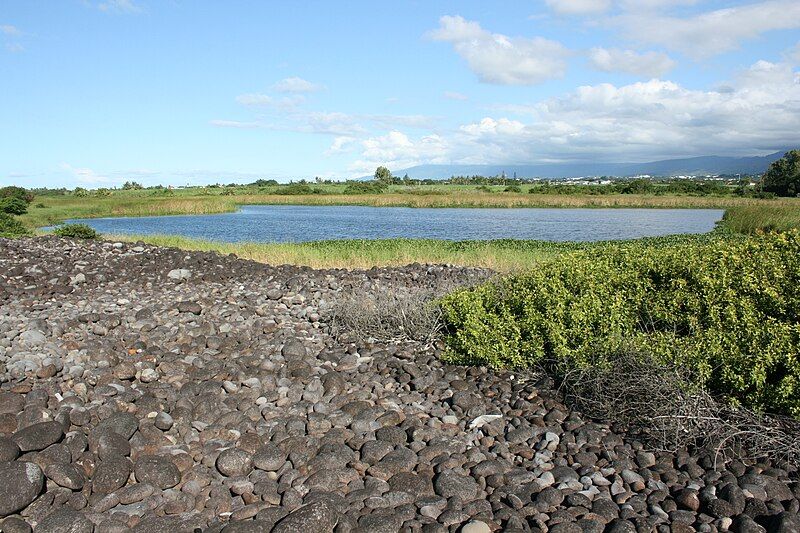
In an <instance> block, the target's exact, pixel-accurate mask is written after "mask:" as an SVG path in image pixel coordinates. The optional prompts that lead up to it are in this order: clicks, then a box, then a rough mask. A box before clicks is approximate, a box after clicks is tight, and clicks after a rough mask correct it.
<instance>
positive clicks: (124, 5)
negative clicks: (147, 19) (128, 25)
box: [97, 0, 142, 13]
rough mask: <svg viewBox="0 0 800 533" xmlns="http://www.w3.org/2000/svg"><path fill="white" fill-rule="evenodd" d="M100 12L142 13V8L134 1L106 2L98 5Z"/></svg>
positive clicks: (108, 0)
mask: <svg viewBox="0 0 800 533" xmlns="http://www.w3.org/2000/svg"><path fill="white" fill-rule="evenodd" d="M97 8H98V9H99V10H100V11H105V12H108V13H111V12H114V13H141V12H142V8H141V7H140V6H139V5H138V4H137V3H136V2H134V0H105V1H104V2H100V3H99V4H97Z"/></svg>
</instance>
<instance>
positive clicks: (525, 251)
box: [20, 184, 800, 272]
mask: <svg viewBox="0 0 800 533" xmlns="http://www.w3.org/2000/svg"><path fill="white" fill-rule="evenodd" d="M559 187H564V188H568V189H567V190H569V191H571V192H570V193H569V194H567V193H565V192H563V191H562V192H560V193H558V192H556V193H554V192H542V191H540V190H538V189H536V187H535V186H532V185H523V186H522V188H521V189H520V192H504V191H505V188H503V187H502V186H485V189H486V190H488V191H491V192H486V190H480V191H479V190H476V187H471V186H464V185H458V184H448V185H441V184H438V185H421V186H414V187H406V186H391V187H388V188H387V189H386V190H385V191H384V192H381V193H373V194H344V190H345V189H346V188H345V187H342V186H338V185H321V186H315V190H321V191H324V193H318V194H262V193H259V192H258V189H257V188H254V187H246V186H236V187H221V188H217V187H194V188H186V189H176V190H174V191H172V190H170V189H140V190H115V191H113V192H112V193H103V192H101V193H100V194H99V195H98V194H97V192H94V193H92V192H89V193H85V194H83V195H76V194H74V193H67V194H40V195H37V196H36V201H35V202H33V203H32V204H31V205H30V206H29V208H28V212H27V213H25V214H23V215H22V216H20V220H21V221H22V222H24V223H25V224H26V225H27V226H28V227H30V228H39V227H42V226H47V225H55V224H58V223H60V222H63V221H64V220H68V219H90V218H100V217H137V216H166V215H187V214H188V215H193V214H197V215H200V214H221V213H230V212H234V211H235V210H236V209H238V208H239V206H241V205H312V206H314V205H317V206H335V205H362V206H375V207H390V206H391V207H465V208H467V207H468V208H482V207H495V208H514V207H534V208H535V207H541V208H581V207H583V208H672V209H679V208H707V209H724V210H725V214H724V216H723V219H722V221H721V222H720V223H719V228H718V230H717V232H720V231H723V232H724V231H728V232H733V233H744V234H753V233H758V232H761V231H772V230H780V231H785V230H789V229H792V228H800V198H757V197H752V196H736V195H734V194H733V193H731V191H730V190H727V189H722V191H723V192H724V193H725V194H722V193H719V194H713V195H702V196H701V195H697V194H694V195H692V194H675V193H670V194H659V193H658V192H657V191H656V192H653V191H652V190H651V191H650V192H646V193H602V194H599V193H595V194H590V193H588V192H587V191H593V192H594V191H595V190H596V189H598V186H569V185H563V186H548V187H547V188H548V189H555V190H561V189H559ZM540 188H544V187H540ZM254 190H255V192H254ZM277 190H288V191H293V190H294V191H297V190H299V191H300V192H303V191H305V189H303V188H300V189H298V188H296V187H295V188H292V184H289V185H279V186H276V187H271V188H270V191H271V192H274V191H277ZM525 191H528V192H525ZM530 191H533V192H530ZM105 238H109V239H115V240H119V241H142V242H146V243H148V244H154V245H159V246H170V247H176V248H183V249H186V250H196V251H215V252H219V253H222V254H235V255H237V256H238V257H241V258H243V259H251V260H254V261H259V262H262V263H269V264H295V265H302V266H309V267H312V268H345V267H347V268H371V267H379V266H400V265H405V264H409V263H443V264H457V265H464V266H474V267H483V268H490V269H492V270H496V271H498V272H511V271H518V270H523V269H525V268H530V267H531V266H532V265H534V264H537V263H539V262H541V261H543V260H547V259H550V258H553V257H555V256H557V255H558V254H559V253H561V252H563V251H564V250H567V249H570V250H572V249H581V248H585V247H586V246H587V245H586V244H581V243H552V242H542V241H525V240H497V241H473V242H453V241H437V240H428V239H386V240H377V241H362V240H339V241H323V242H307V243H255V242H241V243H226V242H217V241H209V240H201V239H192V238H187V237H181V236H177V235H147V236H145V235H106V236H105Z"/></svg>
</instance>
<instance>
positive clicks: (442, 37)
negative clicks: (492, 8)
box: [428, 16, 569, 85]
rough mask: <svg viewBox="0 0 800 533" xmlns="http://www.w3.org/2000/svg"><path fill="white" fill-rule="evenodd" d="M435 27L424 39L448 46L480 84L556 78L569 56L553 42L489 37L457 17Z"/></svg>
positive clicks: (446, 17)
mask: <svg viewBox="0 0 800 533" xmlns="http://www.w3.org/2000/svg"><path fill="white" fill-rule="evenodd" d="M439 24H440V26H439V28H437V29H436V30H433V31H431V32H429V33H428V36H429V37H430V38H432V39H434V40H437V41H444V42H448V43H450V44H452V45H453V49H454V50H455V51H456V53H457V54H458V55H460V56H461V57H462V58H464V59H465V60H466V61H467V64H468V65H469V68H470V69H471V70H472V71H473V72H474V73H475V74H477V76H478V78H479V79H480V80H481V81H483V82H486V83H496V84H500V85H534V84H537V83H542V82H544V81H546V80H548V79H552V78H559V77H561V76H563V75H564V72H565V71H566V67H567V66H566V62H565V61H564V59H565V58H566V57H567V55H569V52H568V51H567V49H566V48H564V46H562V45H561V43H558V42H556V41H550V40H548V39H544V38H542V37H534V38H531V39H528V38H524V37H507V36H505V35H502V34H499V33H490V32H488V31H486V30H484V29H483V28H481V26H480V24H478V23H477V22H472V21H468V20H465V19H464V18H462V17H460V16H444V17H442V18H441V19H439Z"/></svg>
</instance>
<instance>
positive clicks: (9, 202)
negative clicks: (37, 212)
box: [0, 196, 28, 215]
mask: <svg viewBox="0 0 800 533" xmlns="http://www.w3.org/2000/svg"><path fill="white" fill-rule="evenodd" d="M27 212H28V203H27V202H26V201H25V200H22V199H21V198H17V197H16V196H11V197H8V198H0V213H8V214H9V215H24V214H25V213H27Z"/></svg>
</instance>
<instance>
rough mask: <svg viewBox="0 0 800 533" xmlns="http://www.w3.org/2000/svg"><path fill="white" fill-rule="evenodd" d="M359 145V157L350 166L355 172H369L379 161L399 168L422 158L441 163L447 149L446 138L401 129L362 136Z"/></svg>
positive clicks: (413, 163)
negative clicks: (414, 137)
mask: <svg viewBox="0 0 800 533" xmlns="http://www.w3.org/2000/svg"><path fill="white" fill-rule="evenodd" d="M361 147H362V153H361V159H359V160H357V161H355V162H354V163H353V164H352V165H351V166H350V170H351V171H352V172H354V173H356V174H365V173H370V172H372V171H373V170H374V169H375V167H377V166H379V165H386V166H388V167H389V168H395V169H398V168H405V167H410V166H414V165H417V164H420V163H422V162H428V163H436V162H440V163H444V162H446V161H447V157H448V151H449V150H448V145H447V142H446V141H445V139H443V138H442V137H440V136H439V135H425V136H422V137H420V138H418V139H412V138H410V137H409V136H408V135H406V134H405V133H402V132H400V131H390V132H389V133H387V134H386V135H382V136H378V137H371V138H368V139H365V140H363V141H361Z"/></svg>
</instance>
